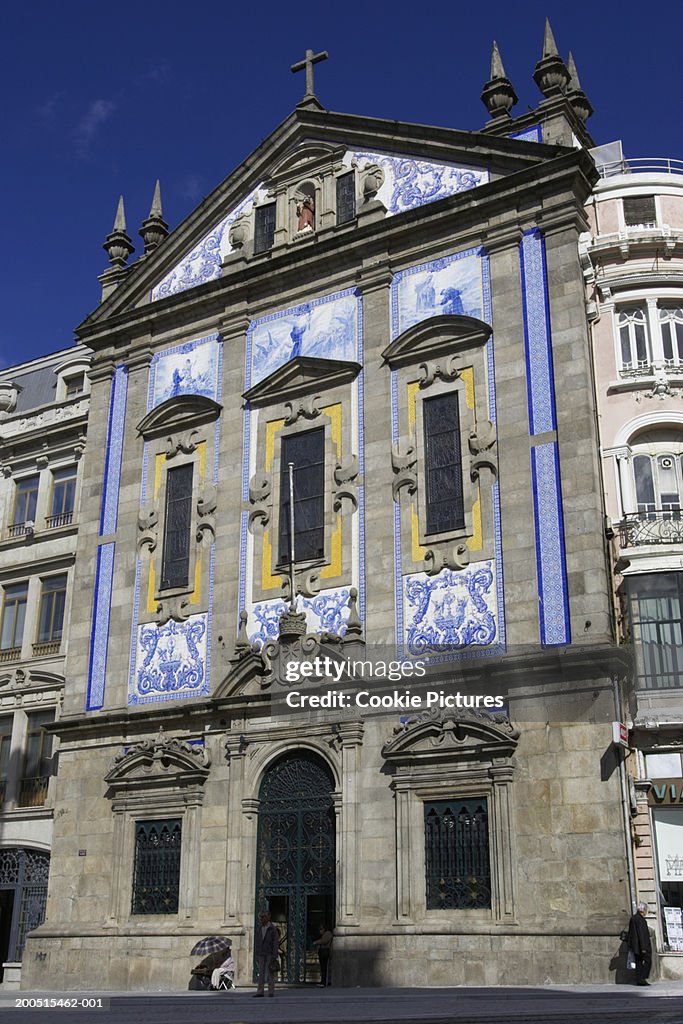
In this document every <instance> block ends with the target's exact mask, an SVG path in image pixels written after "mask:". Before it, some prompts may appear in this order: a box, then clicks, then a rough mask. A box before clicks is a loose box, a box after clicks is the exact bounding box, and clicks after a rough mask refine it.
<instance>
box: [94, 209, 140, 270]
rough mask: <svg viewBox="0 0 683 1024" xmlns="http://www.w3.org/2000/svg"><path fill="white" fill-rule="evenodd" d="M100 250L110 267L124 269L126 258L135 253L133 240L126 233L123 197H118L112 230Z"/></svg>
mask: <svg viewBox="0 0 683 1024" xmlns="http://www.w3.org/2000/svg"><path fill="white" fill-rule="evenodd" d="M102 248H103V249H104V250H105V252H106V253H107V255H108V256H109V262H110V263H111V265H112V267H125V265H126V262H127V260H128V257H129V256H130V255H131V253H134V252H135V246H134V245H133V240H132V238H131V237H130V235H129V234H128V232H127V231H126V211H125V209H124V206H123V196H120V197H119V205H118V207H117V208H116V217H115V218H114V228H113V230H112V232H111V234H110V235H107V237H106V240H105V242H104V245H103V246H102Z"/></svg>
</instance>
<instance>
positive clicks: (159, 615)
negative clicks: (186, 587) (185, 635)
mask: <svg viewBox="0 0 683 1024" xmlns="http://www.w3.org/2000/svg"><path fill="white" fill-rule="evenodd" d="M191 614H192V608H191V607H190V602H189V601H188V599H187V597H185V596H182V595H179V596H178V597H167V598H165V599H164V600H163V601H160V602H159V604H158V605H157V610H156V612H155V615H154V621H155V622H156V624H157V625H158V626H165V625H166V623H167V622H168V621H169V620H170V619H173V620H174V621H175V622H184V621H185V619H188V618H189V617H190V615H191Z"/></svg>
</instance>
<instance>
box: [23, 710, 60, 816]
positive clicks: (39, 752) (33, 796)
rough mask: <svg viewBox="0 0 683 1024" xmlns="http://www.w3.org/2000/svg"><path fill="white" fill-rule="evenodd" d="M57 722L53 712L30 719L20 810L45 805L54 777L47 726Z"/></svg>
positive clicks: (50, 736) (32, 716)
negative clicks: (48, 789) (51, 778)
mask: <svg viewBox="0 0 683 1024" xmlns="http://www.w3.org/2000/svg"><path fill="white" fill-rule="evenodd" d="M54 720H55V714H54V711H36V712H34V713H32V714H29V716H28V732H27V734H26V749H25V753H24V766H23V771H22V775H21V782H20V786H19V806H20V807H42V805H43V804H44V803H45V798H46V797H47V787H48V783H49V781H50V776H51V775H52V735H51V734H50V733H48V732H46V731H45V726H46V725H49V724H50V723H51V722H54Z"/></svg>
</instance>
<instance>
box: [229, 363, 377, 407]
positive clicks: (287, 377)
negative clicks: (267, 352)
mask: <svg viewBox="0 0 683 1024" xmlns="http://www.w3.org/2000/svg"><path fill="white" fill-rule="evenodd" d="M360 371H361V366H360V363H352V362H347V361H346V360H344V359H317V358H315V357H313V356H295V357H294V359H290V361H289V362H288V363H284V365H282V366H279V367H278V368H277V370H274V371H273V372H272V373H271V374H269V375H268V376H267V377H265V378H264V379H263V380H261V381H259V382H258V384H255V385H254V387H253V388H249V390H248V391H245V392H244V395H243V397H244V398H245V399H246V400H247V402H249V404H250V405H253V406H259V405H277V404H278V403H279V402H287V401H291V400H292V399H293V398H301V397H302V396H304V395H310V394H313V393H314V392H316V391H329V390H330V388H335V387H338V386H340V385H342V384H350V383H351V381H353V380H355V379H356V377H357V376H358V374H359V373H360Z"/></svg>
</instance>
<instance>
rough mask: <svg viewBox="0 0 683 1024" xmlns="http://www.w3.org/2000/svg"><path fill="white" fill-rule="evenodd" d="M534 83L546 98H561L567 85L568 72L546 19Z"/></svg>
mask: <svg viewBox="0 0 683 1024" xmlns="http://www.w3.org/2000/svg"><path fill="white" fill-rule="evenodd" d="M534 82H535V83H536V85H537V86H538V88H539V89H540V90H541V92H542V93H543V95H544V96H547V97H552V96H563V95H564V94H565V92H566V91H567V86H568V85H569V71H568V70H567V65H566V64H565V62H564V61H563V60H562V58H561V57H560V55H559V53H558V51H557V43H556V42H555V36H554V35H553V30H552V29H551V27H550V22H549V20H548V19H547V18H546V19H545V32H544V34H543V55H542V57H541V59H540V60H539V62H538V64H537V65H536V68H535V70H534Z"/></svg>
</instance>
